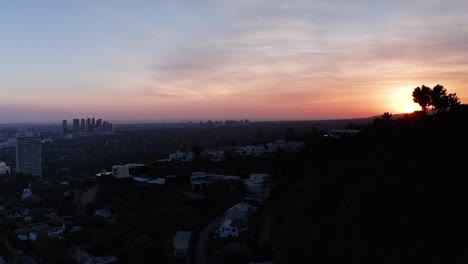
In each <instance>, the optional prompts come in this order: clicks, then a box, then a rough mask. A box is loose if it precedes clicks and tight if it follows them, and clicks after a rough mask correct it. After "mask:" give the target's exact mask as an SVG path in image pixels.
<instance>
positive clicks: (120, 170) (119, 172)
mask: <svg viewBox="0 0 468 264" xmlns="http://www.w3.org/2000/svg"><path fill="white" fill-rule="evenodd" d="M145 166H146V164H137V163H128V164H125V165H114V166H112V174H113V175H114V177H115V178H127V177H131V176H133V175H132V170H135V169H138V168H142V167H145Z"/></svg>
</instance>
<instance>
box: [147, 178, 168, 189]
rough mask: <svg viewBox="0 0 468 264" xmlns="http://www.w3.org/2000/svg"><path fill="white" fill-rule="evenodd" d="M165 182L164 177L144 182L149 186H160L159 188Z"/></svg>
mask: <svg viewBox="0 0 468 264" xmlns="http://www.w3.org/2000/svg"><path fill="white" fill-rule="evenodd" d="M165 183H166V179H163V178H157V179H154V180H149V181H147V182H146V184H148V185H150V186H157V187H160V188H161V189H162V188H163V187H164V184H165Z"/></svg>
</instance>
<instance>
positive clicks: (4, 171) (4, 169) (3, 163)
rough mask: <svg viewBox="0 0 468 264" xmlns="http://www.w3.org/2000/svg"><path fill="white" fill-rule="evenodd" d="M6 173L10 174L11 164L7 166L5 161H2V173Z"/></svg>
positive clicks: (0, 166) (0, 171) (0, 167)
mask: <svg viewBox="0 0 468 264" xmlns="http://www.w3.org/2000/svg"><path fill="white" fill-rule="evenodd" d="M4 174H10V166H7V164H6V163H5V162H4V161H0V175H4Z"/></svg>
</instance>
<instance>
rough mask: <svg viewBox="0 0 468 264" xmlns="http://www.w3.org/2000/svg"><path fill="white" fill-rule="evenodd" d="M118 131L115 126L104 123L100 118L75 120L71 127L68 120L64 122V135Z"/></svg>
mask: <svg viewBox="0 0 468 264" xmlns="http://www.w3.org/2000/svg"><path fill="white" fill-rule="evenodd" d="M115 129H116V126H115V124H113V123H110V122H107V121H103V120H102V119H100V118H98V119H96V118H94V117H93V118H81V119H79V118H75V119H73V123H72V125H71V126H69V125H68V121H67V120H63V121H62V130H63V133H64V134H69V133H75V134H78V133H93V132H99V131H101V132H114V131H115Z"/></svg>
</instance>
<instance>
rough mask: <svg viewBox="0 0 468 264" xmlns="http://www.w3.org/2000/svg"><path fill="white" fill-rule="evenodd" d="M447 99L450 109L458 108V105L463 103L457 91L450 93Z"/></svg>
mask: <svg viewBox="0 0 468 264" xmlns="http://www.w3.org/2000/svg"><path fill="white" fill-rule="evenodd" d="M447 101H448V107H449V109H450V111H454V110H457V109H458V107H459V106H460V105H461V102H460V99H459V98H458V96H457V94H456V93H451V94H449V95H448V98H447Z"/></svg>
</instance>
